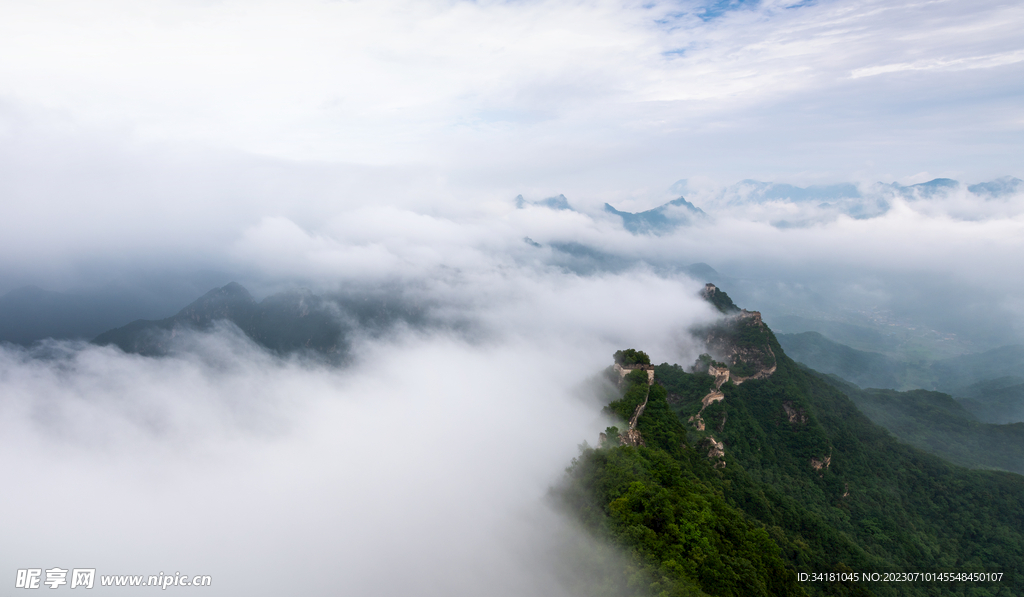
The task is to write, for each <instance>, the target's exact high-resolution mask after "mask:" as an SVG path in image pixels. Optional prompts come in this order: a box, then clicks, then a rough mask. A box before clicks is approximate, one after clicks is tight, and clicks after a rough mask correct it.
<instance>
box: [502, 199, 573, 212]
mask: <svg viewBox="0 0 1024 597" xmlns="http://www.w3.org/2000/svg"><path fill="white" fill-rule="evenodd" d="M528 205H533V206H536V207H546V208H548V209H553V210H555V211H561V210H566V211H576V210H575V209H573V207H572V206H571V205H569V200H568V199H566V198H565V195H558V196H557V197H548V198H547V199H541V200H540V201H527V200H526V199H523V196H522V195H518V196H516V209H524V208H525V207H526V206H528Z"/></svg>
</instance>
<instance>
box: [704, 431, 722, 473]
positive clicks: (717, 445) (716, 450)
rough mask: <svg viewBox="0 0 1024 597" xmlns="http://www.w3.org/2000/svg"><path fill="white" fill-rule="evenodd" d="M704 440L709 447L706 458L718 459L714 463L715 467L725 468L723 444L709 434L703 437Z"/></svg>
mask: <svg viewBox="0 0 1024 597" xmlns="http://www.w3.org/2000/svg"><path fill="white" fill-rule="evenodd" d="M705 441H706V442H707V446H708V447H709V450H708V460H718V462H716V463H715V468H725V460H724V458H725V444H724V443H722V442H719V441H715V438H714V437H712V436H710V435H709V436H707V438H705Z"/></svg>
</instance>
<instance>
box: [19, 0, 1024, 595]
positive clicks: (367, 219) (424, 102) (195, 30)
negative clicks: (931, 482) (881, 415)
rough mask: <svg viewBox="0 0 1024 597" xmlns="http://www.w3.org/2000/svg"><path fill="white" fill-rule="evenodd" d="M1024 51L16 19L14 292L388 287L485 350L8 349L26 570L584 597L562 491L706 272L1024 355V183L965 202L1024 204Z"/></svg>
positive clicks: (260, 589) (474, 24)
mask: <svg viewBox="0 0 1024 597" xmlns="http://www.w3.org/2000/svg"><path fill="white" fill-rule="evenodd" d="M1022 26H1024V6H1021V5H1020V3H1014V2H996V1H976V2H964V1H921V2H908V1H901V2H892V1H885V2H883V1H880V0H879V1H872V0H863V1H861V0H850V1H818V2H814V1H810V2H808V1H804V2H775V1H771V0H766V1H762V2H747V1H728V0H717V1H714V2H657V1H647V2H630V1H619V2H603V1H591V2H585V1H562V0H552V1H530V0H524V1H507V2H498V1H480V2H468V1H457V0H444V1H433V0H422V1H417V2H410V1H404V0H376V1H374V2H363V1H348V0H337V1H330V2H327V1H319V0H297V1H290V2H280V1H271V0H266V1H259V0H255V1H247V2H240V1H215V0H183V1H169V0H168V1H162V0H154V1H151V2H145V3H138V2H128V1H105V0H97V1H95V2H89V3H81V2H71V1H59V0H53V1H49V0H42V1H32V2H25V1H15V0H0V296H2V295H4V294H5V293H8V292H10V291H12V290H15V289H17V288H19V287H22V286H25V285H30V284H31V285H36V286H39V287H42V288H44V289H47V290H53V291H60V292H67V293H86V294H87V293H90V292H92V293H94V294H95V293H97V292H101V291H103V292H111V290H110V289H114V290H115V291H117V292H121V291H124V292H128V291H129V290H131V289H133V288H134V289H136V290H137V289H139V288H143V289H145V291H146V293H148V294H146V296H147V297H149V298H148V299H147V300H148V301H149V303H147V304H148V305H149V307H148V308H149V311H146V312H145V313H144V314H143V315H137V316H146V317H150V318H160V317H166V316H169V315H172V314H173V313H174V312H176V311H177V309H180V308H181V307H183V306H185V304H187V303H188V302H190V301H191V300H193V299H194V298H196V297H198V296H199V295H201V294H202V293H204V292H206V291H207V290H209V289H210V288H213V287H215V286H220V285H223V284H226V283H228V282H230V281H238V282H241V283H242V284H244V285H245V286H246V287H247V288H248V289H250V290H251V291H252V293H253V294H254V295H255V296H256V298H257V299H261V298H263V297H265V296H268V295H270V294H273V293H275V292H278V291H282V290H287V289H291V288H295V287H300V286H301V287H306V288H311V289H312V290H313V291H315V292H319V293H324V294H325V295H330V294H331V293H350V294H356V295H359V293H365V295H366V296H380V293H381V290H380V289H385V294H386V293H387V292H395V293H396V294H397V295H400V296H402V297H405V298H408V297H410V296H412V297H416V299H417V300H418V301H422V304H425V305H428V306H429V308H430V309H432V310H434V314H435V315H438V317H439V320H441V321H449V322H461V323H460V325H452V326H450V327H449V328H446V329H418V328H415V327H410V326H403V325H401V324H398V325H396V326H394V328H393V329H389V330H387V332H386V333H383V334H378V335H369V334H368V335H366V336H365V337H364V336H359V337H356V338H355V339H354V340H353V341H354V343H355V344H354V346H355V354H358V355H359V358H358V359H357V360H356V361H355V364H354V365H350V366H347V367H341V368H339V367H332V366H328V365H324V364H322V363H316V362H308V361H305V360H303V359H301V358H299V357H289V358H280V357H277V356H273V355H269V354H268V353H266V352H265V351H263V350H262V349H260V348H259V347H257V346H255V345H254V344H252V342H251V341H249V340H247V339H246V338H245V337H243V336H241V335H240V333H239V332H238V330H237V329H231V328H230V326H222V327H219V328H218V329H217V330H215V331H214V332H212V333H209V334H198V335H194V336H193V335H188V334H186V335H185V336H183V337H182V338H179V339H177V340H176V341H177V342H178V343H179V344H178V346H179V349H180V350H178V351H177V352H175V353H174V354H172V355H171V356H168V357H164V358H160V359H154V358H146V357H140V356H138V355H126V354H123V353H120V352H119V351H117V350H116V349H113V348H109V347H107V348H101V347H96V346H91V345H88V344H85V343H83V342H81V341H78V340H55V341H47V342H43V343H42V344H39V345H37V346H35V347H29V348H25V347H16V346H12V345H9V344H7V345H5V344H0V454H3V456H2V457H0V470H2V471H4V474H5V477H6V478H9V479H16V480H18V482H16V483H12V485H11V488H10V490H9V491H5V492H4V494H3V496H2V497H0V508H2V509H3V510H4V511H6V512H17V513H19V516H17V517H6V518H5V519H4V521H3V523H2V524H0V535H2V536H4V537H8V538H11V537H13V538H14V539H15V540H9V541H6V542H4V543H5V544H4V546H3V547H0V561H2V562H5V565H7V564H6V563H9V562H14V563H15V564H11V565H12V566H14V567H15V568H18V567H38V566H43V567H50V566H64V567H82V566H85V567H92V566H93V565H95V566H97V567H98V568H100V569H101V571H102V570H105V571H107V572H110V573H124V574H145V575H149V574H157V573H158V572H161V571H162V572H165V573H166V572H167V571H168V570H170V571H171V572H172V573H173V572H174V571H181V572H186V573H189V574H193V573H194V574H211V575H213V577H214V581H215V583H217V584H216V587H215V588H214V589H211V591H209V592H210V594H224V595H232V594H246V595H260V594H266V595H280V594H282V593H287V592H291V593H293V594H305V595H318V594H337V593H338V591H339V587H344V588H346V589H351V590H352V592H362V593H373V594H385V595H389V594H393V595H404V594H408V593H410V592H413V589H416V591H417V592H419V593H421V594H428V595H433V594H436V595H442V594H443V595H463V594H465V595H469V594H473V595H477V594H480V593H481V592H482V591H481V589H480V587H482V586H484V587H488V590H487V591H485V592H487V593H488V594H492V593H493V594H498V595H501V594H504V593H508V594H524V593H531V594H545V595H568V594H572V590H571V587H572V586H573V583H574V582H575V580H574V578H575V577H573V575H574V574H576V573H577V572H578V571H574V570H575V569H574V568H573V567H572V566H571V565H569V563H568V562H567V561H566V560H565V559H559V558H555V557H553V556H552V555H551V554H554V553H577V552H579V551H580V549H582V548H581V547H580V546H587V547H586V548H585V549H583V551H587V550H588V549H589V550H591V552H592V551H593V550H594V549H596V550H597V552H596V555H594V553H591V552H587V553H591V555H592V556H593V557H595V558H597V559H598V561H600V559H601V558H614V557H617V555H616V553H615V552H614V550H610V549H606V550H604V551H602V549H603V548H600V546H599V544H595V543H594V541H593V538H591V537H588V536H586V534H585V533H583V532H582V531H580V530H579V529H577V528H575V527H574V526H573V525H572V524H571V522H570V521H568V520H567V519H566V518H564V517H562V516H560V515H559V514H558V513H557V512H555V511H554V510H552V509H551V507H550V503H549V502H548V500H547V498H546V497H545V496H547V494H548V493H547V492H548V491H549V489H550V488H551V487H552V486H555V485H556V484H557V483H558V480H559V478H560V475H561V473H562V471H563V470H564V468H565V466H567V465H568V463H569V462H570V461H571V458H572V457H573V456H574V455H575V454H576V451H577V446H578V445H579V444H580V443H582V442H583V441H590V442H591V443H593V442H594V441H596V437H597V433H598V432H600V431H601V430H603V429H604V428H605V426H607V424H609V423H610V422H609V421H608V420H606V419H604V418H603V417H602V415H601V414H600V406H601V404H602V402H601V400H602V398H601V397H602V396H604V394H602V392H603V391H604V390H603V389H602V387H601V386H600V384H596V382H594V380H593V376H594V375H595V374H596V373H597V372H598V371H600V370H601V369H602V368H603V367H606V366H607V365H608V364H609V363H610V357H611V354H612V352H614V350H616V349H620V348H625V347H629V346H633V347H637V348H640V349H644V350H647V351H648V352H650V353H651V355H652V357H653V358H654V360H655V361H656V362H664V361H668V362H677V363H682V364H687V363H690V362H692V361H693V359H694V358H695V356H696V355H697V354H698V353H699V352H700V347H699V346H698V344H697V343H696V342H695V341H694V339H693V337H692V335H691V334H690V330H692V328H693V327H694V326H696V325H701V324H705V323H707V322H709V321H712V320H713V319H714V317H715V314H714V313H713V312H712V311H711V309H710V307H708V305H707V304H705V303H703V302H702V301H700V300H699V299H698V298H697V293H698V291H699V289H700V288H701V287H702V286H703V284H704V283H705V282H707V281H708V280H707V279H705V278H703V277H699V276H698V277H696V278H695V277H692V276H691V275H689V274H688V273H687V272H688V271H691V270H689V269H687V268H688V267H689V266H691V265H692V264H696V263H705V264H708V265H710V266H711V267H713V268H714V269H715V270H717V272H718V274H717V277H716V280H715V281H716V282H717V283H719V285H720V286H722V287H723V288H724V289H725V290H726V291H728V292H729V294H730V295H731V296H732V297H733V298H735V299H736V300H737V303H739V304H740V306H741V307H746V308H749V309H760V310H762V311H763V312H764V314H765V321H767V322H768V324H769V325H773V321H776V320H777V319H776V318H779V317H781V316H797V315H798V316H802V317H806V318H825V319H828V318H832V319H840V320H843V321H851V322H855V323H859V324H864V325H869V324H870V325H876V324H877V325H884V326H897V327H899V329H901V330H903V329H905V330H915V333H916V332H919V331H920V330H931V331H929V333H932V331H934V333H935V336H934V338H932V340H929V342H931V344H930V345H929V350H932V353H933V354H947V353H950V352H955V351H957V350H960V351H971V350H983V349H988V348H993V347H996V346H999V345H1001V344H1008V343H1020V342H1022V341H1024V324H1022V323H1021V322H1020V321H1019V319H1020V318H1019V313H1020V312H1021V311H1022V310H1024V299H1022V298H1021V297H1024V276H1021V275H1020V272H1019V271H1018V270H1019V266H1017V265H1016V264H1017V263H1019V262H1020V261H1021V259H1020V257H1021V256H1024V246H1022V245H1024V185H1019V184H1018V185H1017V186H1016V187H1013V184H1012V180H1011V181H1010V182H1009V183H1008V184H1009V187H1007V188H1008V189H1009V190H1008V191H1007V192H1005V193H1002V194H997V195H993V194H986V193H985V192H983V191H980V190H977V188H975V190H971V188H970V185H973V184H976V183H980V182H985V181H990V180H993V179H997V178H1000V177H1018V178H1021V177H1024V168H1022V167H1021V156H1022V155H1024V135H1022V132H1024V111H1022V110H1024V108H1022V106H1024V102H1022V101H1021V100H1022V92H1024V37H1022V36H1021V35H1020V31H1021V28H1022ZM939 177H946V178H951V179H955V180H957V181H959V184H954V185H951V186H947V187H943V188H941V189H939V190H938V191H936V192H934V193H933V192H930V191H927V189H924V188H919V187H911V188H907V186H908V185H914V184H918V183H924V182H927V181H929V180H932V179H934V178H939ZM751 180H752V181H764V182H774V183H779V184H789V185H796V186H797V187H801V188H804V187H809V186H814V185H818V186H821V185H834V184H838V183H850V185H851V186H850V187H848V189H847V190H849V189H850V188H852V189H854V191H852V192H849V193H847V195H843V196H836V197H831V196H826V195H827V194H828V193H825V191H822V192H823V193H825V195H821V194H819V195H815V197H816V198H814V199H813V200H811V199H800V198H799V197H797V196H796V195H787V194H786V193H788V192H789V191H785V192H783V191H779V193H781V194H779V193H776V194H774V195H772V194H771V193H769V192H768V191H765V189H766V188H768V187H763V186H758V184H757V183H756V182H749V181H751ZM744 181H746V182H744ZM878 183H883V184H878ZM890 183H897V184H895V185H892V184H890ZM778 188H782V187H778ZM815 188H818V187H815ZM759 189H760V190H759ZM769 191H770V189H769ZM759 193H760V194H759ZM560 194H561V195H564V196H565V198H566V200H567V202H568V203H569V205H570V206H571V207H572V209H567V210H560V209H551V208H549V207H545V206H543V205H538V204H536V203H537V202H539V201H542V200H543V199H545V198H548V197H555V196H558V195H560ZM519 195H522V196H523V203H522V204H521V206H520V207H517V202H516V197H517V196H519ZM680 195H683V196H685V197H686V198H687V199H688V200H689V201H690V202H691V203H693V204H694V205H695V206H696V207H697V208H699V209H700V210H702V212H703V215H701V216H695V217H694V220H693V221H692V222H691V223H690V224H689V225H680V226H679V227H677V228H674V229H672V230H669V231H663V232H659V233H657V234H654V233H651V234H647V233H640V234H633V233H631V232H629V231H628V230H626V229H624V228H623V225H622V221H621V220H620V219H618V218H617V216H614V215H611V214H609V213H608V212H606V211H605V210H604V204H605V203H609V204H611V205H613V206H614V207H615V208H617V209H620V210H624V211H630V212H639V211H643V210H648V209H652V208H655V207H657V206H659V205H661V204H663V203H665V202H667V201H670V200H673V199H676V198H677V197H679V196H680ZM669 213H670V215H672V216H673V217H675V216H678V215H680V213H682V212H681V211H680V210H676V211H671V210H670V212H669ZM526 239H529V240H528V242H527V241H526ZM104 289H106V290H104ZM134 317H135V316H133V318H134ZM879 318H881V319H879ZM880 320H883V323H882V324H878V321H880ZM467 322H468V325H464V326H463V325H461V324H466V323H467ZM872 322H874V323H872ZM123 323H127V321H124V322H123ZM936 338H946V339H944V340H938V339H936ZM942 343H946V344H945V345H946V346H947V348H942V347H941V346H940V344H942ZM943 351H945V352H943ZM453 363H457V366H455V365H453ZM605 389H606V388H605ZM595 545H598V547H594V546H595ZM388 558H391V560H394V561H398V562H400V564H401V567H404V568H405V569H408V570H409V571H410V573H409V576H408V577H397V576H389V575H388V574H387V571H388V570H391V569H392V561H391V560H388ZM338 562H344V565H342V566H341V568H339V569H337V570H338V572H337V574H336V575H335V576H324V575H323V574H322V573H321V572H322V571H323V570H324V569H329V568H332V567H336V566H339V564H338ZM7 574H14V569H13V568H12V569H10V570H0V576H2V575H7ZM339 577H343V578H339ZM382 583H383V584H382Z"/></svg>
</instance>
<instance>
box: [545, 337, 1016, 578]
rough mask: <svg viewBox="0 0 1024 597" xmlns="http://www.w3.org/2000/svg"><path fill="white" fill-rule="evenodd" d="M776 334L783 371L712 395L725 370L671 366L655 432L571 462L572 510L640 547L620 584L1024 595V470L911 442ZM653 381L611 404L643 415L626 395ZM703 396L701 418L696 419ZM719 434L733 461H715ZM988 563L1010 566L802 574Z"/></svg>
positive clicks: (661, 389)
mask: <svg viewBox="0 0 1024 597" xmlns="http://www.w3.org/2000/svg"><path fill="white" fill-rule="evenodd" d="M767 334H768V342H769V343H770V345H771V348H772V350H773V351H774V354H775V356H776V361H777V365H778V367H777V370H776V371H775V372H774V374H772V375H771V376H770V377H768V378H767V379H751V380H747V381H744V382H743V383H742V384H741V385H736V384H735V383H733V382H731V381H730V382H726V383H725V384H724V385H723V386H722V388H721V391H722V393H723V394H724V399H722V400H720V401H717V402H711V403H709V404H706V405H705V404H702V403H701V399H702V397H703V396H704V395H706V394H707V392H708V391H709V390H710V389H711V388H712V387H713V378H712V377H711V376H709V375H707V374H706V373H703V372H701V373H687V372H686V371H685V370H684V369H683V368H682V367H680V366H678V365H670V364H667V363H665V364H662V365H659V366H657V367H655V383H654V385H653V386H651V389H650V394H649V398H648V404H647V407H646V409H645V411H644V413H643V415H642V416H641V417H640V418H639V420H638V422H637V428H638V429H639V430H640V431H641V433H642V434H643V438H644V443H645V445H644V446H639V447H633V446H618V445H616V444H615V442H610V441H609V442H606V443H605V444H604V445H603V446H600V447H598V448H590V447H584V448H583V449H582V451H581V453H580V455H579V457H578V458H576V459H575V460H574V461H573V464H572V466H571V467H570V468H569V469H568V472H567V480H566V485H565V487H564V488H563V489H562V490H561V493H560V495H561V498H562V500H563V502H564V503H565V505H566V506H567V508H568V509H569V510H570V511H571V512H572V513H573V514H574V515H575V516H577V517H578V518H579V520H581V521H582V522H583V523H584V524H585V525H586V526H587V527H588V528H590V529H591V530H592V531H593V532H595V533H597V534H598V535H600V536H603V537H605V538H607V539H608V540H610V541H611V542H613V543H614V544H615V545H618V546H620V547H621V548H622V549H623V550H625V551H626V552H627V554H629V557H628V558H627V562H626V564H625V565H624V569H623V570H622V574H623V575H624V578H625V579H626V580H625V581H624V582H625V586H626V589H622V587H619V589H621V590H620V592H619V593H609V594H631V595H632V594H636V595H640V594H652V595H701V594H706V595H802V594H810V595H908V596H917V595H922V596H923V595H977V596H994V595H999V596H1002V595H1006V596H1010V595H1020V594H1024V477H1021V476H1019V475H1014V474H1010V473H1000V472H991V471H972V470H966V469H962V468H959V467H957V466H955V465H952V464H949V463H947V462H945V461H943V460H941V459H940V458H938V457H936V456H932V455H930V454H926V453H923V452H921V451H919V450H917V449H915V448H912V447H910V446H907V445H904V444H901V443H899V442H898V441H897V440H896V439H894V438H893V437H892V436H890V435H889V434H888V433H887V432H886V431H885V430H884V429H882V428H880V427H878V426H876V425H874V424H873V423H871V421H870V420H868V419H867V417H865V416H864V415H863V414H862V413H861V412H860V411H859V410H858V409H857V407H856V405H855V404H854V403H853V402H852V401H851V400H850V399H849V398H848V397H847V396H846V395H845V394H844V393H843V392H842V391H841V390H840V389H839V388H837V387H836V386H835V385H833V384H831V383H829V382H828V381H826V380H825V379H822V378H821V377H819V376H817V375H816V374H814V373H813V372H810V371H807V370H806V369H803V368H801V367H799V366H798V365H797V364H796V363H794V362H793V361H791V360H790V359H789V358H787V357H786V356H785V355H784V353H783V352H782V349H781V347H780V346H779V345H778V343H777V341H776V340H775V338H774V335H772V334H771V332H770V331H768V332H767ZM640 383H644V384H646V379H643V378H642V377H641V376H639V375H637V376H635V377H632V378H631V377H627V379H626V380H624V382H623V387H622V388H621V396H622V397H623V398H622V399H620V400H616V401H612V404H611V405H609V407H610V410H611V411H613V412H614V413H615V414H617V415H618V416H620V417H621V418H626V417H628V416H630V415H631V414H632V410H631V409H630V408H629V405H630V404H632V401H630V400H627V399H626V397H627V396H629V395H631V393H632V392H634V390H633V388H635V387H637V386H638V384H640ZM670 400H671V402H670ZM617 402H618V403H619V404H616V403H617ZM701 409H703V413H702V417H703V418H704V420H705V421H706V423H707V425H706V428H705V430H703V431H697V430H696V429H695V428H693V427H692V426H689V425H688V424H686V423H684V421H685V420H686V418H687V417H688V416H690V415H692V414H694V413H696V412H698V411H700V410H701ZM626 411H629V414H628V415H627V414H625V413H626ZM712 439H713V440H714V441H716V442H720V443H721V444H722V445H723V446H724V453H725V455H724V458H723V459H722V462H724V463H725V466H724V468H715V467H714V466H713V463H712V461H711V460H709V450H708V446H709V443H708V442H709V441H710V440H712ZM983 571H988V572H1001V573H1003V574H1004V576H1003V580H1002V581H1001V582H996V583H992V582H971V583H964V582H945V583H941V582H923V581H922V582H901V583H893V582H866V581H863V580H860V581H856V582H854V581H847V582H817V583H811V582H805V583H799V582H798V581H797V578H798V577H797V573H831V572H839V573H843V572H845V573H859V574H864V573H869V572H983Z"/></svg>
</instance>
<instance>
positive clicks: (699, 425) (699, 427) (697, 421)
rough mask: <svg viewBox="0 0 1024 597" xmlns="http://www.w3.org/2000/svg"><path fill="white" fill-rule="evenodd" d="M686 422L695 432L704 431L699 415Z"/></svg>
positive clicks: (702, 420)
mask: <svg viewBox="0 0 1024 597" xmlns="http://www.w3.org/2000/svg"><path fill="white" fill-rule="evenodd" d="M688 421H689V423H690V424H691V425H693V426H694V428H696V429H697V431H704V419H703V418H701V416H700V414H696V415H693V416H691V417H690V418H689V419H688Z"/></svg>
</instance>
